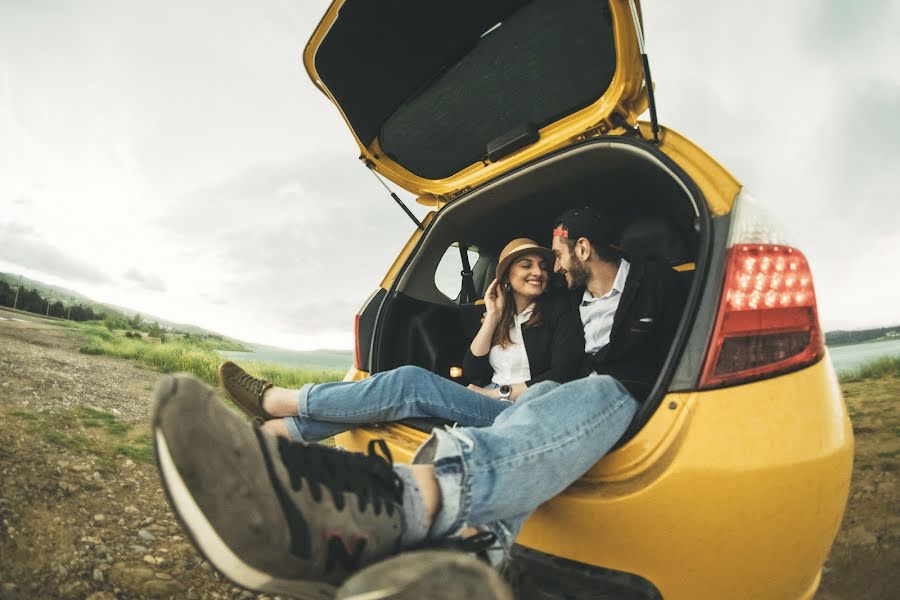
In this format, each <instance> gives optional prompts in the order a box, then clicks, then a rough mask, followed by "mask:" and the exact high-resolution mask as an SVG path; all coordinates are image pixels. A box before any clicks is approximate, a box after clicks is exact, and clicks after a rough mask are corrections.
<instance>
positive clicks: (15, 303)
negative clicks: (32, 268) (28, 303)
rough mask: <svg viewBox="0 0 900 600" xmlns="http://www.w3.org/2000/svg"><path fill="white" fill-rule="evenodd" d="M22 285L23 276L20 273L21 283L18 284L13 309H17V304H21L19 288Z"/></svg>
mask: <svg viewBox="0 0 900 600" xmlns="http://www.w3.org/2000/svg"><path fill="white" fill-rule="evenodd" d="M20 287H22V276H21V275H19V285H17V286H16V299H15V300H13V310H16V306H17V305H18V304H19V288H20Z"/></svg>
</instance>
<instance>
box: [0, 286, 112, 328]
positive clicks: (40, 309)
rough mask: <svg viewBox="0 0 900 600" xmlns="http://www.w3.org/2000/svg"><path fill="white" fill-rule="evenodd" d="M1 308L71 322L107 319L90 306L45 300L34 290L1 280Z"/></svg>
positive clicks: (103, 314) (50, 299)
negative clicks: (15, 309) (5, 307)
mask: <svg viewBox="0 0 900 600" xmlns="http://www.w3.org/2000/svg"><path fill="white" fill-rule="evenodd" d="M0 306H8V307H10V308H17V309H19V310H24V311H26V312H30V313H35V314H39V315H46V316H50V317H59V318H60V319H69V320H70V321H98V320H101V319H103V318H105V317H106V314H105V313H102V312H97V311H95V310H94V309H93V308H91V307H90V306H85V305H83V304H64V303H63V302H62V300H53V299H52V298H45V297H44V296H42V295H41V293H40V292H38V291H37V290H35V289H33V288H26V287H24V286H15V285H10V284H9V283H8V282H6V281H3V280H0Z"/></svg>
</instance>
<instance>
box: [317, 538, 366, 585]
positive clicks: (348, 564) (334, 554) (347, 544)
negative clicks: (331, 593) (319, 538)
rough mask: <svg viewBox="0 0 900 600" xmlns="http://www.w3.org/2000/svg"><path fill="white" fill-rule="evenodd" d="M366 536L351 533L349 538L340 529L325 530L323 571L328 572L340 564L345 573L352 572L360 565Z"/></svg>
mask: <svg viewBox="0 0 900 600" xmlns="http://www.w3.org/2000/svg"><path fill="white" fill-rule="evenodd" d="M367 541H368V540H366V538H364V537H362V536H359V535H351V536H350V538H349V539H347V538H346V537H344V535H343V534H342V533H341V532H340V531H336V530H333V529H329V530H327V531H326V532H325V549H326V553H327V554H326V556H327V558H326V559H325V573H326V574H329V573H331V572H332V571H334V568H335V567H336V566H337V565H338V564H340V566H341V567H342V568H343V570H344V572H345V573H352V572H353V571H356V570H357V569H359V567H360V563H361V561H362V555H363V552H365V550H366V542H367Z"/></svg>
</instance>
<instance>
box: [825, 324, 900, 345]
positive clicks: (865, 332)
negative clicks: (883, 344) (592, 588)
mask: <svg viewBox="0 0 900 600" xmlns="http://www.w3.org/2000/svg"><path fill="white" fill-rule="evenodd" d="M881 339H886V340H888V339H897V340H900V325H894V326H892V327H877V328H875V329H859V330H853V331H843V330H836V331H826V332H825V344H826V345H827V346H847V345H849V344H862V343H863V342H874V341H876V340H881Z"/></svg>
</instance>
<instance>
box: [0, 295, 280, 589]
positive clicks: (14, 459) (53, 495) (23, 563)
mask: <svg viewBox="0 0 900 600" xmlns="http://www.w3.org/2000/svg"><path fill="white" fill-rule="evenodd" d="M79 345H80V343H79V340H78V339H77V338H76V337H74V336H73V335H72V334H71V333H69V332H68V331H67V330H65V329H63V328H60V327H56V326H53V325H49V324H47V322H46V321H43V320H42V319H37V318H33V317H28V316H22V315H19V314H15V313H11V312H7V311H2V310H0V524H2V526H0V600H11V599H25V598H64V599H69V598H71V599H76V598H77V599H82V598H89V599H90V600H107V599H112V598H169V597H176V598H240V599H251V598H265V596H260V595H258V594H256V593H252V592H248V591H244V590H241V589H239V588H236V587H234V586H232V585H230V584H229V583H227V582H225V581H223V580H222V579H221V578H220V577H219V576H218V575H217V574H216V573H215V572H214V571H213V570H212V569H211V568H210V566H209V565H208V564H207V563H206V562H205V561H204V560H203V559H202V558H201V557H200V556H199V555H198V554H197V552H196V551H195V550H194V547H193V546H192V545H191V544H190V543H189V542H188V541H187V539H186V538H185V536H184V534H183V532H182V531H181V528H180V527H179V525H178V524H177V522H176V521H175V518H174V516H173V514H172V512H171V511H170V509H169V505H168V503H167V502H166V499H165V497H164V494H163V492H162V489H161V488H160V485H159V477H158V475H157V473H156V468H155V467H154V466H153V465H149V464H145V463H141V462H136V461H134V460H131V459H129V458H126V457H124V456H119V457H117V458H115V459H113V460H109V459H107V460H102V458H101V457H97V456H94V455H93V454H91V453H90V452H85V451H83V450H81V451H80V450H79V449H78V448H74V449H71V448H61V447H59V445H58V444H57V445H54V444H51V443H48V442H47V441H45V440H44V439H43V438H44V432H42V431H34V421H29V419H28V418H26V417H27V416H28V415H38V416H39V417H40V418H52V417H53V416H54V415H66V414H71V411H72V410H73V409H74V408H76V407H78V406H90V407H93V408H96V409H99V410H102V411H105V412H109V413H112V414H114V415H116V417H118V420H119V421H121V422H124V423H127V424H129V425H131V426H132V431H134V430H137V431H138V432H140V431H141V430H144V431H146V427H147V425H146V424H147V423H148V421H149V415H150V397H151V393H152V389H153V386H154V383H155V381H156V380H157V378H158V377H159V374H158V373H156V372H154V371H150V370H147V369H144V368H141V367H139V366H137V365H135V364H134V363H133V362H130V361H125V360H119V359H113V358H109V357H102V356H87V355H83V354H80V353H79V352H78V347H79ZM29 425H31V429H29Z"/></svg>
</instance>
